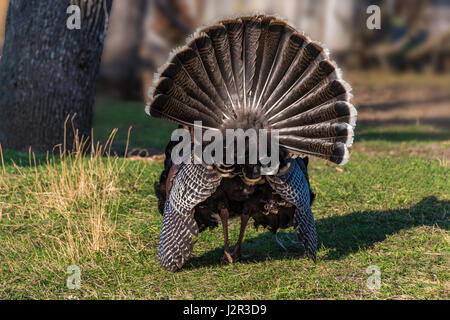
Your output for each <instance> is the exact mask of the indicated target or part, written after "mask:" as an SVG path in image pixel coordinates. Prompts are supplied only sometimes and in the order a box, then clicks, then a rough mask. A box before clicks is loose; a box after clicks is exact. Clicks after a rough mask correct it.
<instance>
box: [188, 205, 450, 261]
mask: <svg viewBox="0 0 450 320" xmlns="http://www.w3.org/2000/svg"><path fill="white" fill-rule="evenodd" d="M449 210H450V202H449V201H438V200H437V198H436V197H435V196H430V197H427V198H424V199H422V201H420V202H419V203H417V204H415V205H414V206H412V207H410V208H407V209H398V210H395V209H394V210H386V211H356V212H352V213H350V214H347V215H344V216H335V217H329V218H323V219H318V220H317V221H316V227H317V232H318V238H319V244H318V246H319V248H322V249H323V248H326V249H328V250H327V251H328V252H327V253H326V255H325V256H324V257H322V258H321V260H338V259H341V258H344V257H345V256H347V255H349V254H351V253H355V252H357V251H358V250H359V249H366V248H370V247H372V246H373V245H374V244H375V243H377V242H380V241H383V240H385V239H386V236H389V235H393V234H396V233H398V232H399V231H401V230H404V229H410V228H414V227H418V226H433V225H435V224H437V225H439V227H440V228H443V229H446V230H448V229H449V224H450V223H449V220H448V217H446V212H447V211H449ZM287 249H288V250H287V251H285V250H284V249H282V248H281V247H280V246H279V245H278V244H277V243H276V242H275V240H274V237H273V234H272V233H270V232H265V233H263V234H261V235H259V236H257V237H255V238H252V239H248V240H245V241H244V244H243V254H246V255H250V257H249V258H248V259H247V260H245V261H243V263H252V262H262V261H266V260H285V259H294V258H299V257H304V255H303V254H302V249H301V248H299V247H297V246H294V245H289V246H288V247H287ZM222 255H223V248H222V247H220V248H216V249H214V250H211V251H209V252H207V253H205V254H203V255H202V256H200V257H194V258H192V259H190V260H189V261H188V263H187V264H186V266H185V268H186V269H192V268H197V267H200V266H206V265H208V266H212V265H218V264H220V263H221V262H220V258H221V257H222Z"/></svg>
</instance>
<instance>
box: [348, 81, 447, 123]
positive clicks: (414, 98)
mask: <svg viewBox="0 0 450 320" xmlns="http://www.w3.org/2000/svg"><path fill="white" fill-rule="evenodd" d="M346 78H348V79H349V82H350V83H351V84H352V86H353V94H354V98H353V103H354V105H355V106H356V108H357V109H358V121H359V122H360V123H372V124H383V123H386V124H410V123H418V124H430V125H434V126H438V127H445V128H448V127H450V78H448V77H447V76H442V75H434V76H433V75H426V76H424V75H421V74H409V75H385V74H379V75H378V76H377V75H374V74H372V73H371V74H369V75H366V74H364V73H349V74H348V75H346ZM447 81H448V82H447Z"/></svg>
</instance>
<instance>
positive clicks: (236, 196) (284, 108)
mask: <svg viewBox="0 0 450 320" xmlns="http://www.w3.org/2000/svg"><path fill="white" fill-rule="evenodd" d="M150 97H151V98H152V100H151V103H150V104H149V105H148V107H147V113H149V114H150V115H151V116H154V117H160V118H164V119H167V120H171V121H175V122H177V123H179V124H180V126H182V127H184V128H187V129H190V130H191V132H192V128H193V127H194V121H202V128H203V129H206V128H213V129H215V130H220V131H222V132H223V131H225V130H226V129H227V128H242V129H243V130H246V129H249V128H254V129H261V128H264V129H267V130H269V132H270V131H271V130H272V131H274V132H275V130H278V131H277V132H278V133H279V155H280V156H279V160H280V166H279V170H278V172H274V173H273V174H272V175H266V176H263V175H261V168H262V164H261V163H260V162H258V163H257V164H256V165H255V164H250V163H248V161H247V158H246V162H245V163H244V164H234V163H231V164H230V163H226V164H224V163H214V164H213V165H206V164H204V163H201V164H195V163H181V164H179V165H177V164H174V163H173V161H172V159H171V151H172V148H173V147H174V145H175V144H176V142H173V141H171V142H170V143H169V144H168V146H167V149H166V161H165V167H164V171H163V172H162V174H161V177H160V181H159V183H156V184H155V190H156V194H157V196H158V200H159V210H160V211H161V213H162V214H163V221H162V226H161V234H160V239H159V252H158V254H159V261H160V264H161V266H162V267H163V268H164V269H167V270H172V271H175V270H178V269H180V268H181V267H182V266H183V264H184V263H185V262H186V260H187V259H188V258H189V257H190V256H191V254H192V251H193V236H197V235H198V233H199V232H201V231H203V230H205V229H206V228H208V227H210V228H211V227H216V226H218V222H219V221H220V222H221V224H222V226H223V232H224V243H225V245H224V247H225V253H224V256H223V260H224V261H226V262H233V261H235V260H237V259H239V258H240V257H241V244H242V240H243V236H244V231H245V229H246V225H247V222H248V220H249V218H250V217H251V218H253V220H254V224H255V226H259V225H262V226H263V227H267V228H269V229H270V230H271V231H272V232H273V233H275V234H276V232H277V230H279V229H284V228H288V227H290V226H293V227H294V228H296V229H297V236H298V239H299V241H300V242H301V243H302V244H303V246H304V249H305V252H306V254H307V255H308V256H309V257H311V258H312V259H313V260H314V261H315V260H316V251H317V235H316V229H315V223H314V218H313V214H312V211H311V203H312V201H313V199H314V194H313V193H312V192H311V190H310V185H309V180H308V173H307V165H308V158H307V156H309V155H312V156H317V157H320V158H324V159H327V160H329V161H331V162H334V163H337V164H344V163H346V162H347V161H348V158H349V150H348V148H349V147H350V146H351V145H352V143H353V128H354V127H355V123H356V115H357V112H356V110H355V108H354V107H353V106H352V104H350V102H349V101H350V99H351V94H350V86H349V85H348V84H347V83H346V82H345V81H344V80H342V78H341V73H340V70H339V69H338V68H337V66H336V65H335V63H334V62H332V61H331V60H330V59H329V55H328V51H327V50H326V49H324V48H323V46H321V45H320V44H318V43H317V42H314V41H311V40H310V39H309V38H307V37H306V36H305V35H303V34H301V33H299V32H297V31H296V30H295V29H294V28H293V27H291V26H290V25H289V24H288V23H287V22H286V21H283V20H280V19H278V18H275V17H272V16H266V15H253V16H242V17H239V18H234V19H228V20H222V21H220V22H218V23H216V24H213V25H210V26H207V27H204V28H201V29H200V30H199V31H197V32H196V33H195V34H194V35H193V36H192V37H191V38H189V39H188V41H187V44H186V45H185V46H183V47H181V48H179V49H177V50H175V51H174V52H173V54H172V55H171V57H170V58H169V61H168V62H167V63H166V65H164V66H163V67H162V68H161V72H160V73H159V74H158V75H157V76H156V77H155V86H154V88H153V91H152V92H150ZM247 146H248V144H247ZM303 157H304V158H303ZM237 216H239V217H240V219H241V229H240V235H239V240H238V243H237V245H236V247H235V249H234V252H233V253H232V254H231V253H230V246H229V239H228V220H229V219H231V218H234V217H237Z"/></svg>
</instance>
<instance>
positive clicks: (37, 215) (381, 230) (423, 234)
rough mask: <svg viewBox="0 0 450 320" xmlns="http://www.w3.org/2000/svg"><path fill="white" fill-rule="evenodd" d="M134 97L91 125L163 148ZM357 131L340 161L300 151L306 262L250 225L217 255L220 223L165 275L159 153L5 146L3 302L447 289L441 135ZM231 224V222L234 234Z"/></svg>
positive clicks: (381, 294)
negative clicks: (80, 153)
mask: <svg viewBox="0 0 450 320" xmlns="http://www.w3.org/2000/svg"><path fill="white" fill-rule="evenodd" d="M105 101H106V100H105ZM104 103H105V105H106V104H109V103H113V101H109V102H107V101H106V102H104ZM140 107H142V106H140V105H139V108H140ZM127 108H129V113H124V112H123V111H124V109H127ZM134 108H135V109H136V110H137V109H138V104H133V103H130V104H126V105H124V106H122V105H119V104H117V103H116V104H114V105H113V106H112V109H106V107H105V109H103V110H101V109H98V112H99V113H97V115H96V121H95V128H96V133H97V135H98V136H101V135H103V136H106V132H108V131H110V130H111V128H112V127H116V126H117V127H120V129H119V137H118V139H119V141H118V143H119V144H121V143H123V142H124V140H123V139H125V138H124V136H121V132H120V130H123V134H124V135H126V131H127V129H128V125H129V124H130V123H134V124H139V125H142V127H139V126H137V128H138V129H139V128H141V129H140V130H136V131H135V132H134V133H133V134H132V138H131V141H132V145H133V144H134V145H135V146H140V147H147V148H154V149H155V150H162V148H163V146H164V143H165V141H166V140H164V139H166V137H167V136H168V134H169V133H170V127H168V126H167V125H166V124H165V123H162V122H155V121H153V120H151V121H150V120H148V118H147V116H146V115H145V114H144V115H140V114H139V115H136V114H134V112H133V111H132V110H134ZM122 126H123V127H122ZM147 126H148V128H147ZM147 129H148V130H147ZM101 130H103V132H102V131H101ZM157 130H158V131H157ZM99 131H100V132H99ZM358 134H359V136H358V139H357V140H356V143H355V146H354V150H353V152H352V157H351V161H350V162H349V163H348V164H347V165H345V166H344V167H337V166H335V165H332V164H330V163H327V162H323V161H319V160H313V161H311V168H310V177H311V178H310V179H311V183H312V188H313V190H314V191H315V192H316V193H317V200H316V202H315V203H314V206H313V212H314V214H315V218H316V223H317V230H318V236H319V252H318V260H317V263H315V264H314V263H313V262H312V261H310V260H308V259H305V258H304V257H303V256H302V255H301V253H300V251H299V250H298V248H297V247H296V246H295V245H289V246H288V250H287V251H285V250H283V249H282V248H281V247H280V246H279V245H278V244H277V243H276V242H275V241H274V239H273V236H272V234H271V233H269V232H268V231H266V230H262V229H259V230H256V229H255V228H253V226H251V227H250V228H249V229H248V230H247V233H246V237H245V241H244V249H243V254H245V255H249V256H250V258H249V259H248V260H247V261H245V262H239V263H236V264H233V265H224V264H221V263H220V262H219V260H220V257H221V256H222V253H223V252H222V245H223V240H222V239H223V238H222V233H221V230H220V228H217V229H214V230H208V231H205V232H203V233H201V234H200V236H199V238H198V240H197V242H196V245H195V249H194V257H193V258H192V259H191V260H189V261H188V262H187V263H186V265H185V267H184V268H183V269H182V270H180V271H179V272H176V273H171V272H166V271H163V270H162V269H161V268H160V267H159V265H158V258H157V244H158V236H159V228H160V225H161V216H160V214H159V213H158V211H157V201H156V197H155V194H154V191H153V184H154V183H155V181H156V180H157V179H158V176H159V174H160V171H161V170H162V163H159V162H147V161H131V160H126V159H121V158H103V159H97V158H93V159H92V158H89V157H86V158H84V159H80V158H76V157H75V158H72V159H66V160H64V161H55V162H51V163H49V164H45V157H42V156H41V158H39V159H40V160H41V162H44V163H43V165H40V166H36V167H34V166H31V167H29V166H27V165H26V164H27V163H28V155H27V154H17V153H14V152H11V151H5V152H4V153H5V158H6V159H5V172H3V174H2V176H1V177H2V178H0V299H25V298H31V299H49V298H52V299H53V298H56V299H68V298H71V299H97V298H100V299H110V298H118V299H134V298H139V299H140V298H148V299H167V298H168V299H177V298H187V299H202V298H203V299H298V298H301V299H313V298H320V299H329V298H333V299H334V298H339V299H384V298H388V299H448V298H449V296H448V293H449V286H450V270H449V252H450V250H449V249H450V247H449V231H448V230H449V212H450V202H449V201H450V194H449V190H450V182H449V181H450V174H449V168H448V162H447V161H448V159H447V158H445V157H444V156H443V154H445V152H446V150H447V152H448V148H449V139H450V132H448V131H445V130H443V129H434V128H431V127H422V126H405V127H403V126H387V127H375V126H359V127H358ZM105 139H106V138H105ZM140 143H142V144H140ZM11 159H12V160H13V161H14V162H21V163H22V166H17V167H15V166H14V165H13V162H12V161H11ZM238 227H239V226H238V222H237V221H233V222H232V228H231V240H232V242H233V243H234V242H235V241H236V240H237V237H238V231H239V230H238ZM282 233H283V234H284V233H290V234H292V230H287V231H283V232H282ZM282 237H283V235H282ZM94 240H95V241H94ZM73 264H75V265H77V266H79V267H80V268H81V272H82V274H81V289H80V290H70V289H68V288H67V286H66V281H67V277H68V275H67V274H66V269H67V267H68V266H69V265H73ZM373 265H374V266H377V267H379V268H380V271H381V288H380V289H379V290H374V291H372V290H370V289H368V288H367V286H366V281H367V279H368V277H369V276H370V275H369V274H367V273H366V269H367V268H368V267H369V266H373Z"/></svg>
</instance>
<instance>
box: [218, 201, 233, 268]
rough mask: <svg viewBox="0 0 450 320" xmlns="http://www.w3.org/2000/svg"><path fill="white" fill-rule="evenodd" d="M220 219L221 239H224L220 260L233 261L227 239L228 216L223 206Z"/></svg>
mask: <svg viewBox="0 0 450 320" xmlns="http://www.w3.org/2000/svg"><path fill="white" fill-rule="evenodd" d="M219 216H220V221H221V222H222V227H223V241H224V246H223V247H224V254H223V257H222V261H224V262H228V263H233V257H232V256H231V254H230V240H229V239H228V218H229V216H230V214H229V212H228V209H227V208H223V209H220V213H219Z"/></svg>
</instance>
